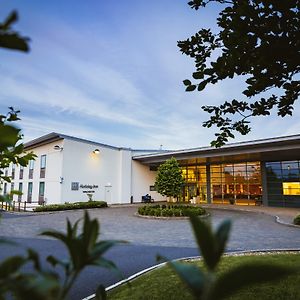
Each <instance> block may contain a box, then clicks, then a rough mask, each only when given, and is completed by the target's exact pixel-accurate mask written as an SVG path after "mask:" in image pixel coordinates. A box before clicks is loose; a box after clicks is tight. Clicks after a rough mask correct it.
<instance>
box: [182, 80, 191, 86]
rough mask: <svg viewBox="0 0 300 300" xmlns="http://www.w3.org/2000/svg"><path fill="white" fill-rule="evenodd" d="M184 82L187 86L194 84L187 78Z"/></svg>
mask: <svg viewBox="0 0 300 300" xmlns="http://www.w3.org/2000/svg"><path fill="white" fill-rule="evenodd" d="M183 84H184V85H185V86H189V85H191V84H192V82H191V81H190V80H188V79H185V80H183Z"/></svg>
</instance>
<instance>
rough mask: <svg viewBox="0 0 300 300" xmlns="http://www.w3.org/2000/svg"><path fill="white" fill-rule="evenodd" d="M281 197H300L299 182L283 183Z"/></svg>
mask: <svg viewBox="0 0 300 300" xmlns="http://www.w3.org/2000/svg"><path fill="white" fill-rule="evenodd" d="M282 189H283V195H297V196H300V182H283V183H282Z"/></svg>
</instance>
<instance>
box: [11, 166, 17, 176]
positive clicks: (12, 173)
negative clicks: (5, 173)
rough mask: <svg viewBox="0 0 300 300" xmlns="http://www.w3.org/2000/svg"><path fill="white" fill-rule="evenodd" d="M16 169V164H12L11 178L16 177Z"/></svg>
mask: <svg viewBox="0 0 300 300" xmlns="http://www.w3.org/2000/svg"><path fill="white" fill-rule="evenodd" d="M15 171H16V165H15V164H13V165H12V170H11V179H15Z"/></svg>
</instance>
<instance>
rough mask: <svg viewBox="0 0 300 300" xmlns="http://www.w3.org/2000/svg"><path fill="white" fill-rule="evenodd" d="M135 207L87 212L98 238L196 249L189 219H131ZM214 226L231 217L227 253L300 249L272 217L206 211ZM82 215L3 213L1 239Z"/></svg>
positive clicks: (33, 233)
mask: <svg viewBox="0 0 300 300" xmlns="http://www.w3.org/2000/svg"><path fill="white" fill-rule="evenodd" d="M136 210H137V207H136V206H133V207H132V206H131V207H113V208H108V209H94V210H90V215H91V216H92V217H94V218H98V219H99V221H100V223H101V237H102V238H104V239H108V238H110V239H111V238H114V239H122V240H127V241H129V242H131V243H133V244H139V245H152V246H167V247H190V248H194V247H196V245H195V242H194V237H193V233H192V231H191V228H190V225H189V222H188V220H158V219H145V218H139V217H136V216H134V213H135V212H136ZM209 212H210V213H211V220H212V223H213V225H214V226H216V224H219V223H220V222H221V221H222V220H224V219H227V218H230V219H231V220H232V222H233V230H232V234H231V238H230V241H229V245H228V250H248V249H262V248H264V249H267V248H300V229H299V228H292V227H287V226H283V225H280V224H277V223H276V222H275V221H274V217H272V216H267V215H263V214H260V213H258V214H256V213H251V212H240V211H222V210H209ZM82 215H83V212H82V211H81V210H79V211H65V212H58V213H51V214H49V213H47V214H28V213H26V214H4V218H3V219H2V221H1V232H0V235H2V236H9V237H21V238H33V237H37V235H38V233H39V232H41V231H42V230H44V229H49V228H52V229H57V230H64V229H65V224H66V218H69V219H70V220H71V221H75V220H77V219H79V218H80V217H82Z"/></svg>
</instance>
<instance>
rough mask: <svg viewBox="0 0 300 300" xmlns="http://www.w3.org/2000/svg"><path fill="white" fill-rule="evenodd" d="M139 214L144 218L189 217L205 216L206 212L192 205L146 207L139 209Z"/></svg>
mask: <svg viewBox="0 0 300 300" xmlns="http://www.w3.org/2000/svg"><path fill="white" fill-rule="evenodd" d="M138 213H139V214H140V215H143V216H157V217H188V216H192V215H193V216H201V215H205V214H206V210H205V209H204V208H202V207H199V206H190V205H145V206H141V207H139V208H138Z"/></svg>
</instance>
